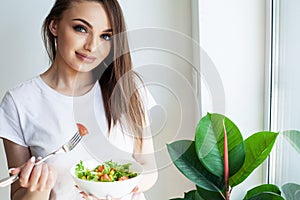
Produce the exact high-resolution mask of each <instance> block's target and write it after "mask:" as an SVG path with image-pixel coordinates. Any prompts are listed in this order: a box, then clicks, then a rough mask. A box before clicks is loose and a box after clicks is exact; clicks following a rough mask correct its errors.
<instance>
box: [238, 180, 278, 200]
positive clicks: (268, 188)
mask: <svg viewBox="0 0 300 200" xmlns="http://www.w3.org/2000/svg"><path fill="white" fill-rule="evenodd" d="M263 192H271V193H275V194H278V195H281V191H280V189H279V188H278V186H277V185H273V184H263V185H259V186H257V187H255V188H252V189H251V190H249V191H248V192H247V194H246V196H245V197H244V199H243V200H248V199H250V198H251V197H254V196H256V195H258V194H260V193H263Z"/></svg>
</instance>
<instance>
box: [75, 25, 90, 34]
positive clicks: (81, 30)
mask: <svg viewBox="0 0 300 200" xmlns="http://www.w3.org/2000/svg"><path fill="white" fill-rule="evenodd" d="M74 30H75V31H77V32H81V33H86V32H87V30H86V28H84V27H83V26H74Z"/></svg>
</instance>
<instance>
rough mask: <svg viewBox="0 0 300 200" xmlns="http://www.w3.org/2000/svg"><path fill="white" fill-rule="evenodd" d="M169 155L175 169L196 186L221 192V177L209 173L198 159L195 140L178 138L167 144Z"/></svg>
mask: <svg viewBox="0 0 300 200" xmlns="http://www.w3.org/2000/svg"><path fill="white" fill-rule="evenodd" d="M167 149H168V152H169V155H170V157H171V159H172V161H173V163H174V164H175V166H176V167H177V169H178V170H179V171H180V172H181V173H182V174H183V175H185V176H186V177H187V178H188V179H189V180H190V181H192V182H193V183H195V184H196V185H197V186H199V187H202V188H204V189H206V190H209V191H215V192H221V189H222V187H224V186H223V182H224V181H223V179H222V178H220V177H217V176H215V175H213V174H211V173H210V172H209V171H207V170H206V169H205V167H204V166H203V165H202V164H201V162H200V161H199V160H198V157H197V154H196V150H195V142H194V141H190V140H179V141H175V142H173V143H171V144H167Z"/></svg>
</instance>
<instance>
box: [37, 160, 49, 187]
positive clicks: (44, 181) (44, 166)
mask: <svg viewBox="0 0 300 200" xmlns="http://www.w3.org/2000/svg"><path fill="white" fill-rule="evenodd" d="M41 168H42V170H41V175H40V178H39V180H38V185H39V187H38V188H37V190H39V191H43V190H45V189H46V188H47V186H46V185H47V180H48V175H49V171H48V166H47V164H45V163H42V164H41Z"/></svg>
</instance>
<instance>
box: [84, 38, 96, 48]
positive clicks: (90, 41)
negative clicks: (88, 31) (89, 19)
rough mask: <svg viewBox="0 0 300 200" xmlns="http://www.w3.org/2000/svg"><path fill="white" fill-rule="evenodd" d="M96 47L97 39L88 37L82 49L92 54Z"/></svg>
mask: <svg viewBox="0 0 300 200" xmlns="http://www.w3.org/2000/svg"><path fill="white" fill-rule="evenodd" d="M97 46H98V44H97V37H95V36H93V35H89V36H88V37H87V39H86V42H85V44H84V49H86V50H88V51H89V52H92V51H94V50H95V49H96V48H97Z"/></svg>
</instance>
